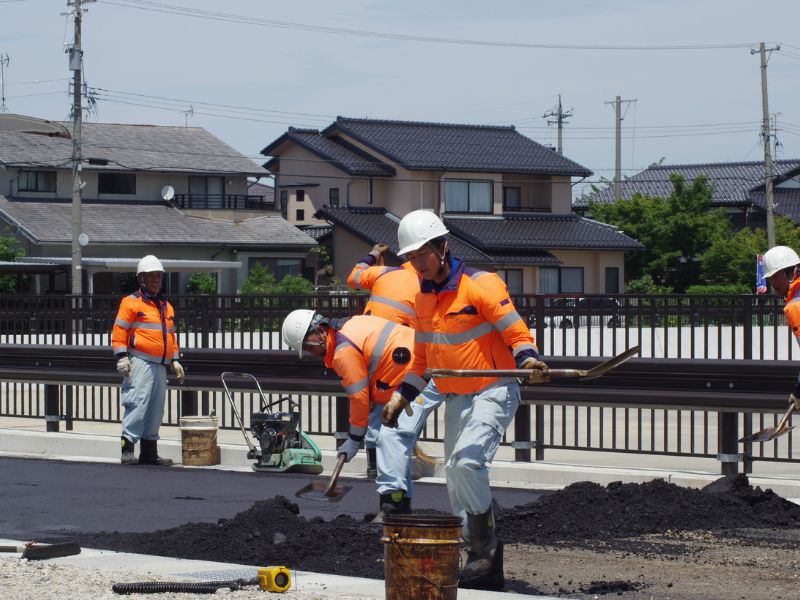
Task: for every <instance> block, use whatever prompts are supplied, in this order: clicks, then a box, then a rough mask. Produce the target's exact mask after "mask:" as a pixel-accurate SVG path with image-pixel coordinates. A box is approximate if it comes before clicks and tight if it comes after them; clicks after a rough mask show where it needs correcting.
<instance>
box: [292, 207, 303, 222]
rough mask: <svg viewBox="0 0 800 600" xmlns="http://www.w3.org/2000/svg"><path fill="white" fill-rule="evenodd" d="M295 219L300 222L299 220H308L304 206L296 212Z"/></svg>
mask: <svg viewBox="0 0 800 600" xmlns="http://www.w3.org/2000/svg"><path fill="white" fill-rule="evenodd" d="M294 220H295V221H298V222H299V221H305V220H306V211H304V210H303V209H302V208H298V209H297V211H296V212H295V216H294Z"/></svg>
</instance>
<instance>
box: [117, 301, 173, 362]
mask: <svg viewBox="0 0 800 600" xmlns="http://www.w3.org/2000/svg"><path fill="white" fill-rule="evenodd" d="M111 345H112V346H113V348H114V354H115V355H117V354H124V353H126V352H127V353H128V354H130V355H131V356H138V357H139V358H141V359H143V360H146V361H148V362H155V363H161V364H163V365H169V364H170V363H171V362H172V361H173V360H177V359H178V355H179V353H180V350H179V349H178V338H177V336H176V334H175V311H174V310H173V309H172V305H171V304H170V303H169V302H167V301H166V300H161V301H160V302H159V303H158V304H156V302H154V301H153V300H151V299H147V298H144V297H142V292H141V291H137V292H134V293H133V294H131V295H130V296H126V297H125V298H123V299H122V302H120V305H119V311H117V319H116V320H115V321H114V329H113V331H112V333H111Z"/></svg>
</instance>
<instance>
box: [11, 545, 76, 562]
mask: <svg viewBox="0 0 800 600" xmlns="http://www.w3.org/2000/svg"><path fill="white" fill-rule="evenodd" d="M0 552H22V556H20V558H27V559H29V560H40V559H43V558H57V557H59V556H72V555H73V554H80V553H81V547H80V546H79V545H78V544H75V543H73V542H67V543H63V544H37V543H36V542H28V543H27V544H25V545H23V546H0Z"/></svg>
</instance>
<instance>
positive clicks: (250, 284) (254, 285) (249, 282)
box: [239, 263, 275, 295]
mask: <svg viewBox="0 0 800 600" xmlns="http://www.w3.org/2000/svg"><path fill="white" fill-rule="evenodd" d="M273 287H275V275H273V274H272V273H270V272H269V271H268V270H267V268H266V267H265V266H264V265H260V264H258V263H256V264H255V265H253V266H252V268H251V269H250V274H249V275H248V276H247V279H245V281H244V283H243V284H242V289H241V290H239V292H240V293H242V294H262V295H267V294H270V293H272V288H273Z"/></svg>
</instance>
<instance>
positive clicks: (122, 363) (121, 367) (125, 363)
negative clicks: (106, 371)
mask: <svg viewBox="0 0 800 600" xmlns="http://www.w3.org/2000/svg"><path fill="white" fill-rule="evenodd" d="M117 371H119V372H120V374H121V375H122V376H123V377H130V376H131V359H130V358H128V357H127V356H123V357H122V358H120V359H119V360H118V361H117Z"/></svg>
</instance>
